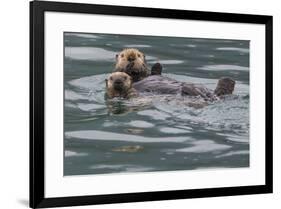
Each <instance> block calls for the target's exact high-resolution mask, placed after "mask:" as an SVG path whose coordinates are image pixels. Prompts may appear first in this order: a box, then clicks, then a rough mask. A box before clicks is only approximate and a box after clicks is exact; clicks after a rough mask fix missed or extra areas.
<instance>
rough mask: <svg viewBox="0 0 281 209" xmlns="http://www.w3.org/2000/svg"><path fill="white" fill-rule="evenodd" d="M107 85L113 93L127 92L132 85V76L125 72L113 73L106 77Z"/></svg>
mask: <svg viewBox="0 0 281 209" xmlns="http://www.w3.org/2000/svg"><path fill="white" fill-rule="evenodd" d="M106 87H107V90H108V91H111V92H112V93H113V92H116V93H123V92H124V93H125V92H127V91H128V90H129V89H130V88H131V87H132V78H131V77H130V76H129V75H128V74H127V73H124V72H114V73H111V74H110V75H109V77H108V79H106Z"/></svg>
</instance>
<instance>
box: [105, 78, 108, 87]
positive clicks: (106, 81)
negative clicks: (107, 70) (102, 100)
mask: <svg viewBox="0 0 281 209" xmlns="http://www.w3.org/2000/svg"><path fill="white" fill-rule="evenodd" d="M107 83H108V80H107V79H105V86H106V87H107V86H108V84H107Z"/></svg>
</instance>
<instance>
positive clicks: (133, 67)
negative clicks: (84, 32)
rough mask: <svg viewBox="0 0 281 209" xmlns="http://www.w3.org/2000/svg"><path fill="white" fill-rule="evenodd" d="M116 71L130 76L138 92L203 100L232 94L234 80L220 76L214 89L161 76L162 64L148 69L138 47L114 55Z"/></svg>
mask: <svg viewBox="0 0 281 209" xmlns="http://www.w3.org/2000/svg"><path fill="white" fill-rule="evenodd" d="M115 71H116V72H125V73H127V74H128V75H129V76H131V77H132V80H133V87H134V89H135V90H137V91H138V92H153V93H157V94H181V95H183V96H201V97H203V98H204V99H205V100H216V99H217V98H218V97H221V96H223V95H227V94H232V92H233V90H234V86H235V81H234V80H232V79H231V78H221V79H219V82H218V84H217V87H216V89H215V90H214V91H212V90H210V89H207V88H206V87H204V86H203V85H198V84H193V83H186V82H180V81H177V80H174V79H172V78H168V77H166V76H162V65H161V64H160V63H156V64H154V65H153V66H152V68H151V71H150V70H149V69H148V66H147V65H146V61H145V55H144V53H142V52H140V51H139V50H138V49H133V48H131V49H124V50H123V51H121V52H120V53H119V54H117V55H116V65H115Z"/></svg>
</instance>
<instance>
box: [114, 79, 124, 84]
mask: <svg viewBox="0 0 281 209" xmlns="http://www.w3.org/2000/svg"><path fill="white" fill-rule="evenodd" d="M114 83H115V84H116V85H120V84H122V80H121V79H117V80H115V81H114Z"/></svg>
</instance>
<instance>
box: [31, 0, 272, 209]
mask: <svg viewBox="0 0 281 209" xmlns="http://www.w3.org/2000/svg"><path fill="white" fill-rule="evenodd" d="M46 11H54V12H71V13H86V14H104V15H118V16H138V17H148V18H149V17H151V18H152V17H157V18H169V19H187V20H204V21H220V22H232V23H235V22H236V23H252V24H264V25H265V31H266V34H265V37H266V40H265V42H266V53H265V54H266V57H265V60H266V66H265V68H266V77H265V81H266V110H265V111H266V123H265V124H266V127H265V130H266V134H265V136H264V137H265V140H266V146H265V153H266V160H265V162H266V165H265V168H266V169H265V170H266V172H265V177H266V179H265V185H255V186H241V187H224V188H210V189H191V190H176V191H174V190H173V191H156V192H142V193H126V194H109V195H93V196H92V195H90V196H73V197H56V198H46V197H45V194H44V188H45V185H44V172H45V167H44V118H45V115H44V104H45V100H44V13H45V12H46ZM272 22H273V17H272V16H264V15H250V14H232V13H217V12H201V11H185V10H170V9H155V8H141V7H124V6H108V5H94V4H80V3H62V2H46V1H33V2H30V207H31V208H44V207H59V206H78V205H90V204H106V203H123V202H139V201H155V200H172V199H182V198H202V197H215V196H232V195H246V194H260V193H272V192H273V153H272V152H273V135H272V134H273V104H272V102H273V84H272V82H273V76H272V71H273V69H272V68H273V59H272V57H273V56H272V51H273V34H272V31H273V28H272Z"/></svg>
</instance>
